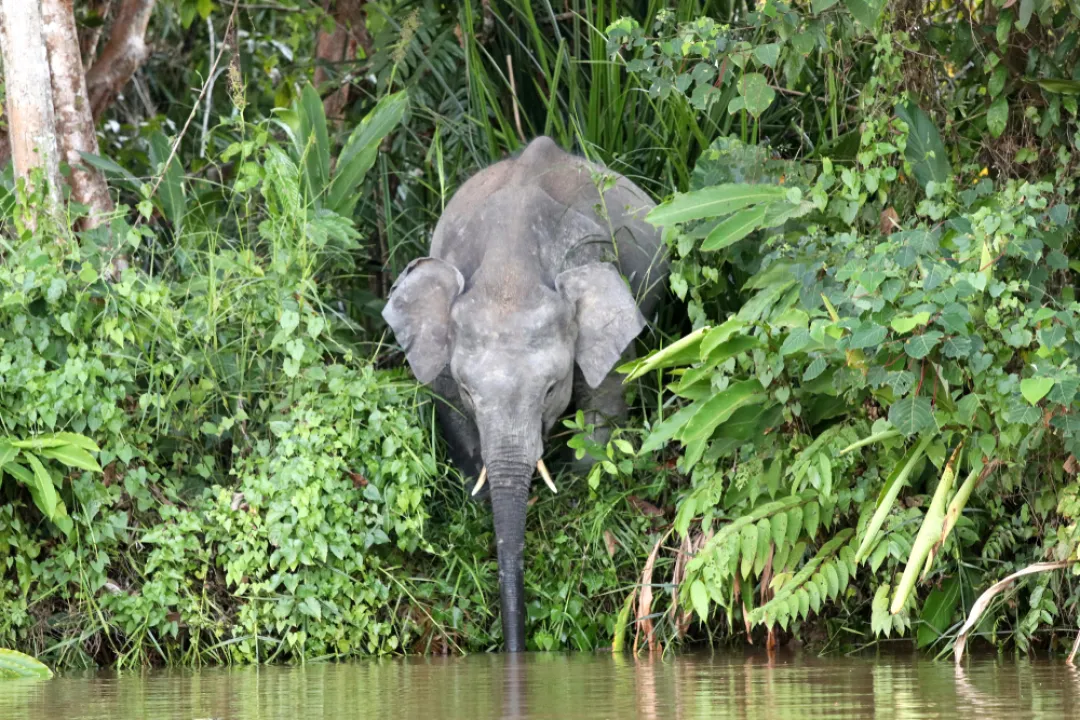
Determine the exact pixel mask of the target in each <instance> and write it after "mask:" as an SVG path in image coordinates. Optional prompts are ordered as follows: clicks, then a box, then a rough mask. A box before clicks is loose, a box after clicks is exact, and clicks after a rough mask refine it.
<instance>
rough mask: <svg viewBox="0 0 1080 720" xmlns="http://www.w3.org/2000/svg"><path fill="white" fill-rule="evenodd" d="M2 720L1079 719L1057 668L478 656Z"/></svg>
mask: <svg viewBox="0 0 1080 720" xmlns="http://www.w3.org/2000/svg"><path fill="white" fill-rule="evenodd" d="M0 718H2V719H3V720H23V719H24V718H25V719H31V718H32V719H33V720H38V719H41V718H48V719H49V720H52V719H53V718H56V719H58V720H59V719H65V720H76V719H80V720H82V719H86V720H89V719H90V718H93V719H94V720H97V719H99V718H102V719H104V718H108V719H109V720H124V719H127V718H140V719H141V718H145V719H146V720H195V719H196V718H221V719H222V720H308V719H309V718H310V719H312V720H323V719H329V718H335V719H336V718H379V720H383V719H390V718H395V719H396V718H409V719H412V718H415V719H416V720H485V719H486V718H505V719H507V720H510V719H516V718H523V719H524V718H529V719H530V720H532V719H536V720H539V719H541V718H551V719H553V720H554V719H555V718H559V719H564V718H566V719H568V718H581V719H582V720H593V719H596V720H600V719H602V718H603V719H607V718H611V719H613V720H614V719H619V720H623V719H630V718H642V719H648V720H654V719H656V720H659V719H660V718H673V719H675V720H683V719H685V720H690V719H691V718H693V719H695V720H696V719H698V718H702V719H704V718H709V719H710V720H714V719H717V718H721V719H722V718H739V719H740V720H744V719H745V720H753V719H754V718H768V719H769V720H773V719H775V720H786V719H787V718H794V719H795V720H804V719H809V718H820V719H825V718H845V719H846V718H882V719H890V720H891V719H895V720H923V719H924V718H949V719H950V720H951V719H953V718H980V719H982V718H1008V719H1009V720H1020V719H1021V718H1054V719H1055V720H1056V719H1058V718H1080V670H1077V669H1074V668H1071V667H1069V666H1067V665H1066V664H1065V663H1064V662H1062V661H1060V660H1055V661H1041V660H1032V661H1029V660H1014V659H1011V658H1010V659H1007V660H1001V659H997V658H994V657H990V658H976V659H974V660H970V661H967V662H965V664H964V665H963V669H961V670H957V669H956V668H954V666H953V665H952V663H951V661H950V662H933V661H931V660H927V659H925V658H922V659H919V658H917V657H914V656H899V657H898V656H895V655H892V656H888V657H880V656H877V657H875V656H869V657H855V658H852V657H839V658H836V657H833V658H819V657H816V656H814V655H811V654H808V653H799V654H793V653H792V654H785V653H780V654H778V655H777V656H776V657H775V658H773V659H772V660H770V659H769V658H768V657H766V656H765V655H759V654H745V655H744V654H736V655H732V654H725V655H684V656H679V657H675V658H669V659H664V660H661V659H655V660H649V659H637V660H635V659H633V658H631V657H613V656H612V655H590V654H579V655H560V654H529V655H525V656H521V657H511V656H507V655H475V656H471V657H464V658H424V659H407V660H385V661H372V662H358V663H350V664H309V665H307V666H305V667H270V668H240V669H210V670H202V671H149V672H123V673H110V672H101V673H77V674H66V675H61V676H58V677H56V678H53V679H52V680H47V681H22V680H19V681H4V682H0Z"/></svg>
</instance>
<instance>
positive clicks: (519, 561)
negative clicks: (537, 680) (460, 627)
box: [487, 462, 533, 653]
mask: <svg viewBox="0 0 1080 720" xmlns="http://www.w3.org/2000/svg"><path fill="white" fill-rule="evenodd" d="M532 470H533V466H532V464H531V463H529V464H527V463H519V462H512V463H501V462H492V463H488V472H487V477H488V485H489V487H490V492H491V509H492V514H493V516H494V520H495V539H496V543H497V547H498V558H499V600H500V603H499V605H500V610H501V614H502V628H503V643H504V646H505V648H506V651H507V652H512V653H516V652H523V651H524V650H525V558H524V555H525V509H526V506H527V503H528V500H529V481H530V480H531V477H532Z"/></svg>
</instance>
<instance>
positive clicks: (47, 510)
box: [23, 453, 60, 520]
mask: <svg viewBox="0 0 1080 720" xmlns="http://www.w3.org/2000/svg"><path fill="white" fill-rule="evenodd" d="M23 455H25V456H26V462H28V463H29V464H30V469H31V470H33V471H34V479H33V481H32V482H31V483H29V484H28V485H27V487H28V488H29V489H30V496H31V497H33V498H34V504H35V505H37V506H38V510H41V512H42V513H43V514H44V515H45V517H47V518H49V519H50V520H52V519H53V518H54V517H56V506H57V504H58V503H59V502H60V498H59V496H57V494H56V487H55V486H54V485H53V481H52V478H51V477H50V476H49V473H48V472H46V470H45V466H44V465H42V464H41V461H40V460H38V459H37V456H35V455H32V454H30V453H23Z"/></svg>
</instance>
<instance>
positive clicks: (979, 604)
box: [953, 560, 1076, 663]
mask: <svg viewBox="0 0 1080 720" xmlns="http://www.w3.org/2000/svg"><path fill="white" fill-rule="evenodd" d="M1075 562H1076V561H1075V560H1062V561H1060V562H1046V563H1032V564H1031V565H1028V566H1027V567H1026V568H1023V569H1022V570H1017V571H1016V572H1014V573H1013V574H1012V575H1009V576H1008V577H1006V578H1005V579H1003V580H998V581H997V582H996V583H994V584H993V585H991V586H990V588H989V589H988V590H987V591H986V592H984V593H983V594H982V595H980V596H979V599H978V600H976V601H975V604H974V605H972V606H971V614H970V615H968V619H967V622H965V623H964V627H962V628H960V634H959V635H957V636H956V644H955V645H953V659H954V660H955V661H956V662H957V663H959V662H960V661H961V660H963V659H964V647H965V646H966V645H967V638H968V634H969V633H970V632H971V630H972V628H974V627H975V623H977V622H979V618H980V617H982V614H983V613H984V612H986V608H987V607H989V605H990V601H991V600H993V599H994V598H995V597H996V596H997V595H999V594H1000V593H1001V592H1003V591H1004V590H1007V589H1008V588H1009V586H1011V585H1012V584H1013V583H1014V582H1015V581H1016V580H1017V578H1021V577H1024V576H1025V575H1035V574H1037V573H1042V572H1049V571H1051V570H1061V569H1062V568H1066V567H1069V566H1070V565H1073V564H1074V563H1075Z"/></svg>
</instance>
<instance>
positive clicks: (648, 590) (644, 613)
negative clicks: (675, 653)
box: [634, 531, 670, 655]
mask: <svg viewBox="0 0 1080 720" xmlns="http://www.w3.org/2000/svg"><path fill="white" fill-rule="evenodd" d="M669 534H670V531H669V532H668V533H665V534H664V535H662V536H661V537H659V538H657V540H656V544H655V545H653V549H652V552H650V553H649V559H648V560H646V561H645V569H644V570H642V571H641V594H640V595H638V606H637V617H636V618H635V619H634V624H635V625H636V626H637V631H636V632H635V633H634V654H635V655H637V651H638V641H639V639H640V637H641V633H642V632H644V633H645V642H646V643H647V645H648V647H649V652H650V653H652V652H654V651H655V650H656V637H655V636H654V635H653V622H652V618H650V617H649V615H651V614H652V601H653V591H652V576H653V568H655V567H656V557H657V556H658V555H659V554H660V546H661V545H663V543H664V540H666V539H667V536H668V535H669Z"/></svg>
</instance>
